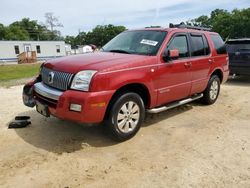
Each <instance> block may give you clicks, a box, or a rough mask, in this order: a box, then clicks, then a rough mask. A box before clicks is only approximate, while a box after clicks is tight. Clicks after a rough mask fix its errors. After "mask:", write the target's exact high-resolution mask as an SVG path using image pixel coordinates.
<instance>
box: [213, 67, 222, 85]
mask: <svg viewBox="0 0 250 188" xmlns="http://www.w3.org/2000/svg"><path fill="white" fill-rule="evenodd" d="M213 75H217V76H218V77H219V79H220V82H221V83H222V81H223V72H222V70H221V69H215V70H214V71H213V72H212V74H211V76H210V77H212V76H213Z"/></svg>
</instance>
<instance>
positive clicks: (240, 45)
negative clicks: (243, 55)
mask: <svg viewBox="0 0 250 188" xmlns="http://www.w3.org/2000/svg"><path fill="white" fill-rule="evenodd" d="M226 46H227V51H228V53H234V52H240V51H250V41H228V42H227V44H226Z"/></svg>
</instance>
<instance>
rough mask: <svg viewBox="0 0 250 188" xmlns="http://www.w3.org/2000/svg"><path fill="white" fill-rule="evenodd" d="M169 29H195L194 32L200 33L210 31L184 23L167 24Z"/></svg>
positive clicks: (209, 29)
mask: <svg viewBox="0 0 250 188" xmlns="http://www.w3.org/2000/svg"><path fill="white" fill-rule="evenodd" d="M169 28H185V29H195V30H200V31H211V30H212V29H211V28H206V27H199V26H191V25H186V24H185V23H184V22H181V23H180V24H172V23H170V24H169Z"/></svg>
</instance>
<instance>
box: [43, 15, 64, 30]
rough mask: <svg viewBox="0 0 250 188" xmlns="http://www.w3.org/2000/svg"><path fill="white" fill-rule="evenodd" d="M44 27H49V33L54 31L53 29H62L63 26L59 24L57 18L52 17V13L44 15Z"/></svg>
mask: <svg viewBox="0 0 250 188" xmlns="http://www.w3.org/2000/svg"><path fill="white" fill-rule="evenodd" d="M45 18H46V25H47V26H48V27H50V31H52V32H53V31H54V28H55V27H63V25H62V24H61V23H60V22H59V19H58V17H56V16H54V13H53V12H47V13H45Z"/></svg>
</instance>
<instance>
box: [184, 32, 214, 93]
mask: <svg viewBox="0 0 250 188" xmlns="http://www.w3.org/2000/svg"><path fill="white" fill-rule="evenodd" d="M189 37H190V43H191V60H190V62H191V63H192V67H191V72H192V89H191V92H190V94H191V95H192V94H195V93H201V92H202V91H204V90H205V88H206V85H207V80H208V74H209V70H210V65H211V64H212V63H213V62H214V59H212V58H211V50H210V47H209V45H208V41H207V38H206V36H205V35H204V34H202V33H190V34H189Z"/></svg>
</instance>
